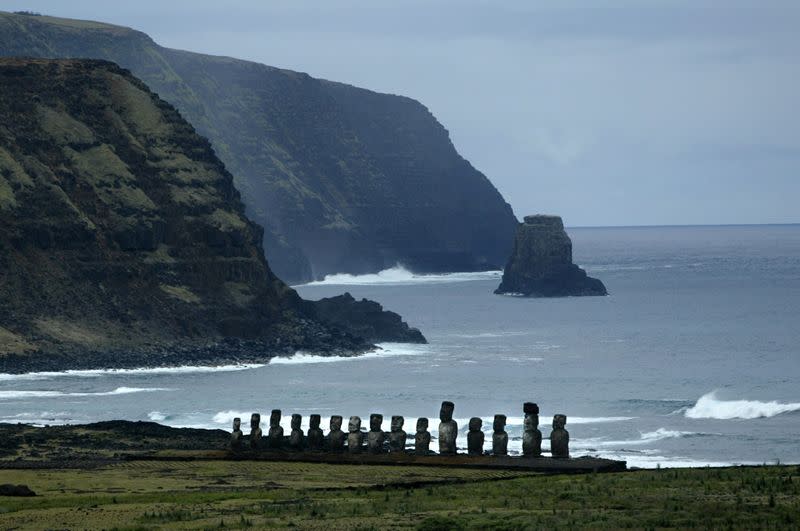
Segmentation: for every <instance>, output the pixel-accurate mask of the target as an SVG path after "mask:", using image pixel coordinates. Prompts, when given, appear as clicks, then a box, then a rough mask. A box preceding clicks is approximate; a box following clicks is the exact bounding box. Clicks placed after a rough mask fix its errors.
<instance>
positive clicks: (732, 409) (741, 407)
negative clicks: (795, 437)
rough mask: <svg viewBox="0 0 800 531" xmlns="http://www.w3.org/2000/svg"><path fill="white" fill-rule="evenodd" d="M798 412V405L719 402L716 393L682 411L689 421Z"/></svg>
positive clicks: (750, 417)
mask: <svg viewBox="0 0 800 531" xmlns="http://www.w3.org/2000/svg"><path fill="white" fill-rule="evenodd" d="M792 411H800V403H791V404H785V403H782V402H776V401H772V402H759V401H758V400H720V399H719V398H717V396H716V391H712V392H710V393H707V394H705V395H703V396H701V397H700V399H699V400H698V401H697V403H696V404H695V405H694V406H692V407H690V408H688V409H686V411H684V413H683V414H684V416H686V417H687V418H690V419H720V420H729V419H757V418H764V417H774V416H775V415H780V414H781V413H790V412H792Z"/></svg>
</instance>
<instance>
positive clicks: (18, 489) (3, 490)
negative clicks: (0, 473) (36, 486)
mask: <svg viewBox="0 0 800 531" xmlns="http://www.w3.org/2000/svg"><path fill="white" fill-rule="evenodd" d="M0 496H21V497H25V498H28V497H33V496H36V493H35V492H33V491H32V490H31V489H30V487H28V486H27V485H12V484H11V483H4V484H2V485H0Z"/></svg>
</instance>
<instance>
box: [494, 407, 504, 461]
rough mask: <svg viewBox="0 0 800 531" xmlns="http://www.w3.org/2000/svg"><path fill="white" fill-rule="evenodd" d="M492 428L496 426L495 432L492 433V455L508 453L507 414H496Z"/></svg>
mask: <svg viewBox="0 0 800 531" xmlns="http://www.w3.org/2000/svg"><path fill="white" fill-rule="evenodd" d="M492 428H494V434H493V435H492V455H508V434H507V433H506V416H505V415H495V416H494V424H493V425H492Z"/></svg>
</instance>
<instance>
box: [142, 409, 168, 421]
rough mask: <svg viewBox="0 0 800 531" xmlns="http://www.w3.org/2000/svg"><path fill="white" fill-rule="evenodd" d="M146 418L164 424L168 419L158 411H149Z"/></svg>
mask: <svg viewBox="0 0 800 531" xmlns="http://www.w3.org/2000/svg"><path fill="white" fill-rule="evenodd" d="M147 418H149V419H150V420H152V421H153V422H164V421H165V420H167V418H169V417H168V416H167V415H165V414H164V413H162V412H160V411H151V412H150V413H148V414H147Z"/></svg>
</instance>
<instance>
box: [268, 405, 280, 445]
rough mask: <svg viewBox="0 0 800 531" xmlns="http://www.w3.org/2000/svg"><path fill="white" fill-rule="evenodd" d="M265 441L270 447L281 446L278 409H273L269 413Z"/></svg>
mask: <svg viewBox="0 0 800 531" xmlns="http://www.w3.org/2000/svg"><path fill="white" fill-rule="evenodd" d="M267 443H268V445H269V447H270V448H274V449H278V448H282V447H283V428H282V427H281V410H280V409H273V410H272V413H270V415H269V432H268V433H267Z"/></svg>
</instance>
